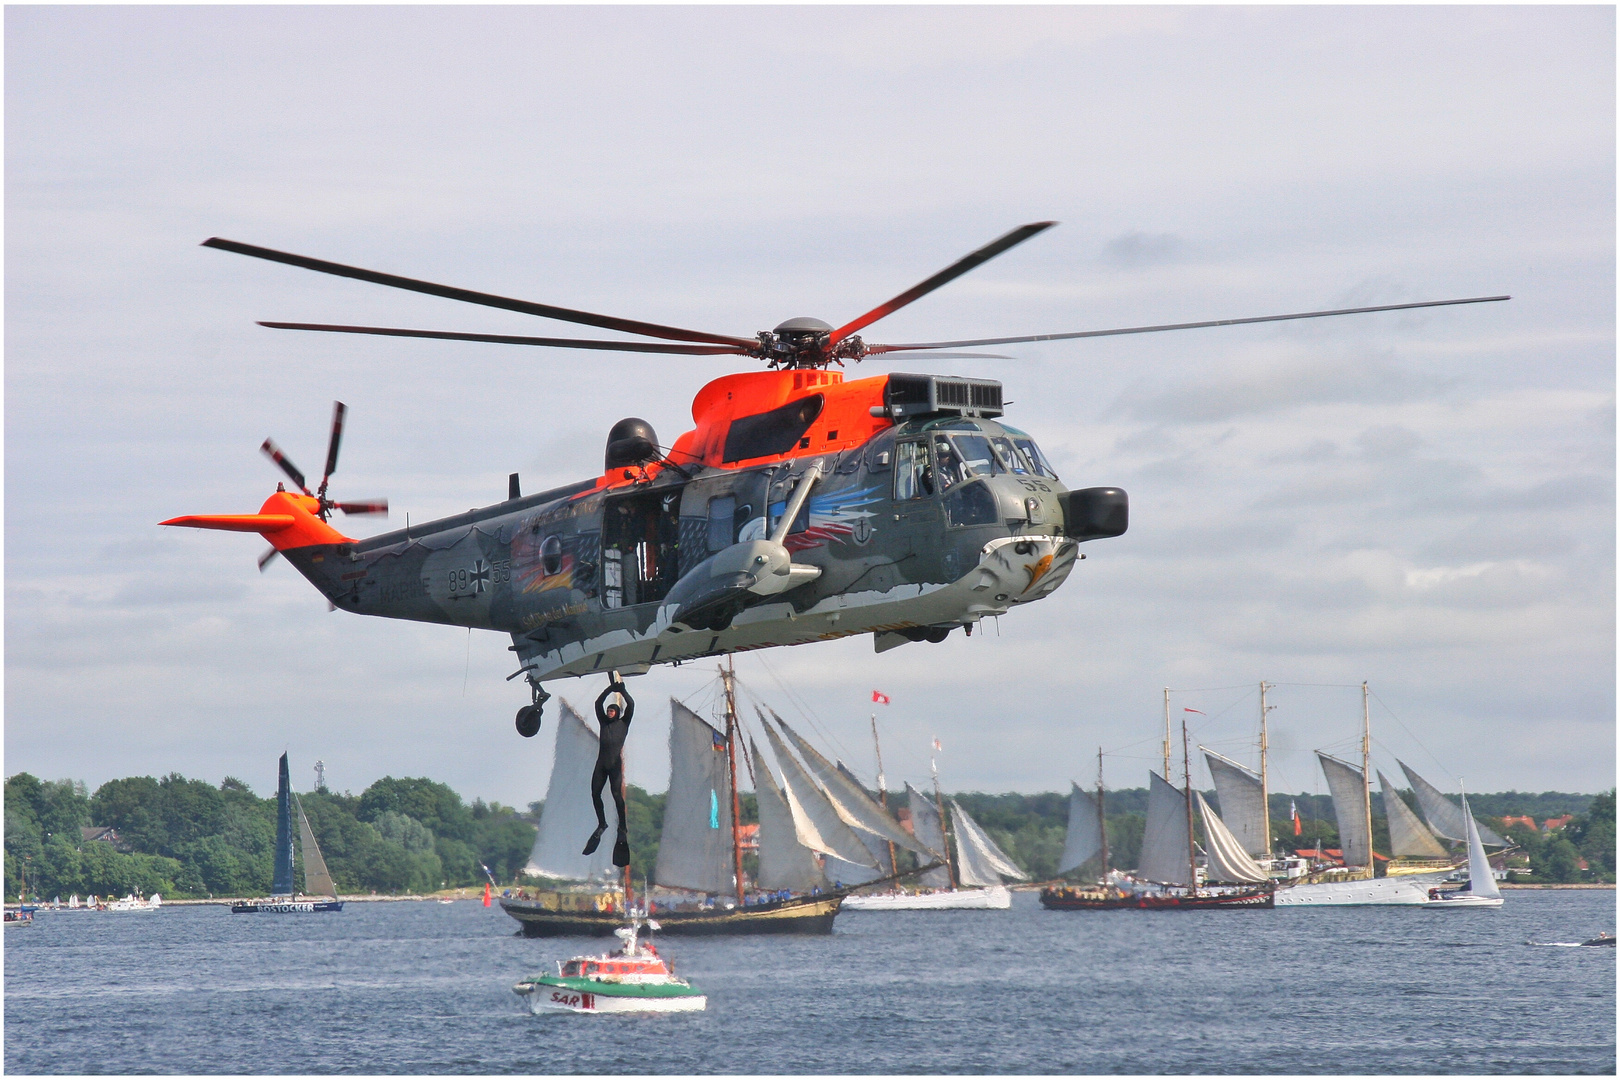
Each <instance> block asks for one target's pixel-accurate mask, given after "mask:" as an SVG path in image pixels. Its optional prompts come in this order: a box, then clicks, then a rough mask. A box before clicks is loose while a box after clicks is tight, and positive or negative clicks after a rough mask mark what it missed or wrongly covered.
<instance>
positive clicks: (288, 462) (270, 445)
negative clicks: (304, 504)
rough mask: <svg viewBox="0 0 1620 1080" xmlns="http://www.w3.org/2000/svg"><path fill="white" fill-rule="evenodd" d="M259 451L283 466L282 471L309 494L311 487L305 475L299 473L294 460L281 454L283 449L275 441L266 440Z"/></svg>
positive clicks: (299, 488)
mask: <svg viewBox="0 0 1620 1080" xmlns="http://www.w3.org/2000/svg"><path fill="white" fill-rule="evenodd" d="M259 449H260V450H263V451H264V452H265V453H266V454H267V455H269V458H270V460H271V461H273V462H275V463H276V464H277V465H280V466H281V471H282V472H284V473H286V474H287V475H288V477H290V478H291V479H292V482H293V483H295V484H297V485H298V490H299V491H302V492H303V493H304V494H305V495H308V494H309V485H308V484H305V483H304V474H303V473H301V472H299V471H298V466H296V465H294V464H293V463H292V459H290V458H288V457H287V455H286V454H283V453H282V452H281V447H279V446H277V445H276V444H275V440H273V439H266V440H264V445H262V446H260V447H259Z"/></svg>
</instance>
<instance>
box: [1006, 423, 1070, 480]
mask: <svg viewBox="0 0 1620 1080" xmlns="http://www.w3.org/2000/svg"><path fill="white" fill-rule="evenodd" d="M1008 434H1009V435H1011V436H1012V441H1013V445H1014V446H1016V447H1018V449H1020V450H1022V451H1023V452H1024V456H1025V457H1026V458H1028V459H1029V463H1030V464H1031V465H1033V466H1034V467H1035V471H1036V472H1038V473H1040V474H1041V475H1042V476H1045V477H1050V478H1051V479H1053V480H1056V479H1057V478H1058V474H1057V470H1056V469H1054V468H1052V463H1051V462H1050V461H1047V460H1046V455H1045V454H1043V453H1041V448H1040V447H1038V446H1036V445H1035V440H1034V439H1032V438H1030V437H1029V436H1028V435H1025V434H1024V433H1023V432H1020V431H1013V432H1008Z"/></svg>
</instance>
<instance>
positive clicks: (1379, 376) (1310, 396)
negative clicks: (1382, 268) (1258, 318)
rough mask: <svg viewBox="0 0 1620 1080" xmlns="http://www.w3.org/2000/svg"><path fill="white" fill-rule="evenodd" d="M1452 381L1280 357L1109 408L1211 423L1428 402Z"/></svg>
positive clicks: (1382, 363)
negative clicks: (1315, 409)
mask: <svg viewBox="0 0 1620 1080" xmlns="http://www.w3.org/2000/svg"><path fill="white" fill-rule="evenodd" d="M1457 383H1458V380H1457V378H1456V377H1455V376H1444V375H1432V374H1425V373H1422V372H1418V371H1414V370H1411V369H1410V368H1406V367H1402V366H1399V365H1397V364H1395V363H1394V362H1392V360H1391V359H1390V358H1389V357H1388V356H1383V357H1372V356H1366V355H1360V356H1338V357H1332V358H1329V357H1321V356H1316V357H1310V356H1298V355H1293V356H1283V357H1278V358H1275V359H1271V360H1268V361H1266V362H1264V363H1261V364H1251V365H1248V366H1247V370H1244V371H1239V372H1234V373H1232V374H1230V375H1223V376H1221V377H1219V378H1215V379H1208V380H1205V381H1203V382H1199V383H1194V384H1192V385H1186V386H1177V387H1171V388H1163V387H1148V386H1138V387H1135V388H1132V389H1131V390H1128V391H1126V392H1125V393H1124V394H1122V395H1120V397H1119V399H1118V400H1117V401H1116V402H1115V406H1114V407H1115V408H1116V409H1118V410H1119V411H1120V412H1122V413H1123V414H1124V415H1126V416H1129V417H1132V418H1134V419H1137V420H1143V421H1156V422H1160V423H1178V424H1211V423H1220V422H1223V421H1228V420H1234V419H1237V418H1239V417H1249V416H1261V415H1266V414H1269V413H1277V412H1283V411H1286V410H1290V409H1299V408H1304V407H1307V406H1312V405H1342V404H1355V405H1394V404H1402V403H1406V402H1412V401H1425V400H1432V399H1434V398H1437V397H1439V396H1441V395H1442V394H1444V393H1445V392H1446V391H1447V390H1450V389H1451V388H1453V387H1455V386H1456V385H1457Z"/></svg>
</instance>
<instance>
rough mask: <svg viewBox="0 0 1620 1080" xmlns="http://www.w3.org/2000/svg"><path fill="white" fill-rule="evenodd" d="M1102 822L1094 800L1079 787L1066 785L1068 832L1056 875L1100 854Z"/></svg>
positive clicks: (1093, 797) (1064, 872)
mask: <svg viewBox="0 0 1620 1080" xmlns="http://www.w3.org/2000/svg"><path fill="white" fill-rule="evenodd" d="M1102 830H1103V819H1102V813H1101V811H1099V810H1098V808H1097V799H1096V796H1094V795H1091V794H1089V793H1088V792H1084V791H1081V790H1080V785H1079V784H1076V783H1073V782H1072V781H1071V782H1070V785H1069V831H1068V832H1067V833H1065V834H1064V837H1063V858H1062V859H1061V860H1059V862H1058V868H1057V872H1058V873H1060V874H1066V873H1068V872H1069V871H1070V870H1073V869H1074V868H1075V867H1077V866H1079V865H1080V864H1082V863H1084V862H1085V861H1086V860H1088V859H1093V858H1096V857H1097V856H1098V855H1100V854H1102V849H1103V834H1102Z"/></svg>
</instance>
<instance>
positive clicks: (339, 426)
mask: <svg viewBox="0 0 1620 1080" xmlns="http://www.w3.org/2000/svg"><path fill="white" fill-rule="evenodd" d="M348 412H349V407H348V406H347V405H345V404H343V402H341V401H334V402H332V438H331V439H330V440H328V441H327V444H326V473H325V475H323V476H322V477H321V490H322V491H325V490H326V481H327V480H329V479H330V478H331V476H332V474H333V473H335V472H337V461H338V444H339V443H341V442H342V441H343V418H344V417H345V416H346V415H348Z"/></svg>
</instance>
